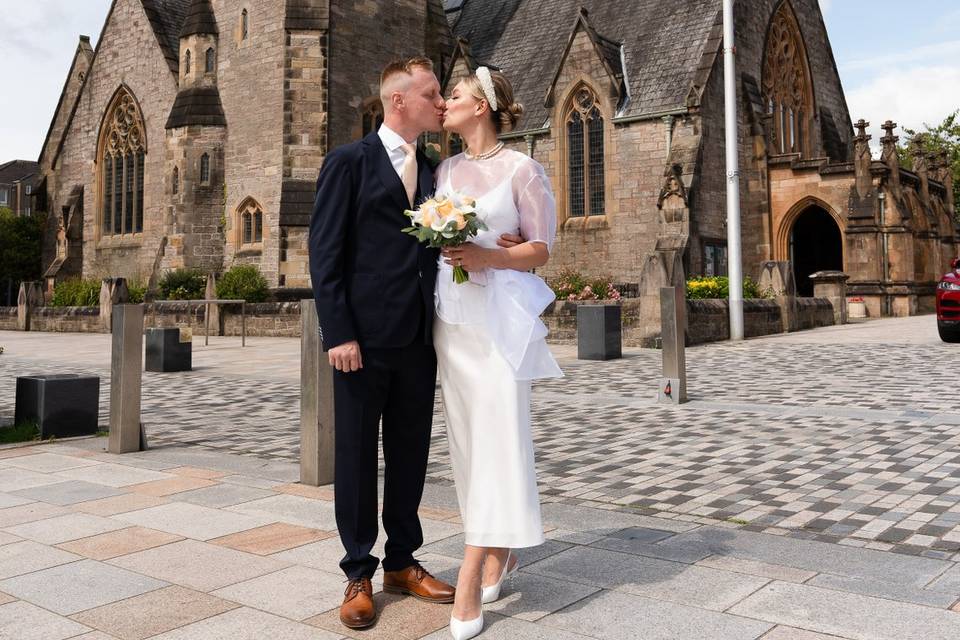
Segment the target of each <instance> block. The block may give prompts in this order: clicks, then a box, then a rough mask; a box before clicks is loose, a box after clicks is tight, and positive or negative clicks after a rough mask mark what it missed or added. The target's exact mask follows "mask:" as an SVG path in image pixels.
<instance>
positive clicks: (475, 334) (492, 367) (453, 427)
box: [433, 318, 544, 549]
mask: <svg viewBox="0 0 960 640" xmlns="http://www.w3.org/2000/svg"><path fill="white" fill-rule="evenodd" d="M433 340H434V347H435V348H436V351H437V368H438V371H439V377H440V391H441V395H442V397H443V406H444V413H445V415H446V420H447V441H448V443H449V446H450V460H451V464H452V467H453V476H454V481H455V482H456V489H457V499H458V501H459V503H460V515H461V517H462V519H463V527H464V531H465V533H466V544H468V545H471V546H476V547H505V548H511V549H518V548H522V547H534V546H537V545H539V544H542V543H543V540H544V536H543V525H542V524H541V521H540V494H539V493H538V491H537V472H536V467H535V466H534V457H533V437H532V435H531V431H530V381H529V380H517V379H515V377H514V370H513V368H512V367H511V366H510V364H509V363H508V362H507V360H505V359H504V358H503V356H502V355H500V353H499V351H498V350H497V349H496V348H495V347H494V344H493V342H492V341H491V340H490V337H489V335H488V333H487V329H486V328H485V327H484V326H482V325H476V324H450V323H447V322H444V321H443V320H440V319H439V318H437V319H436V321H435V322H434V329H433Z"/></svg>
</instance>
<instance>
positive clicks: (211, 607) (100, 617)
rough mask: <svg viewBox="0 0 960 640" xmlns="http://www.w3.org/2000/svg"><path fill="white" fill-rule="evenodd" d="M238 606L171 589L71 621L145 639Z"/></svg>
mask: <svg viewBox="0 0 960 640" xmlns="http://www.w3.org/2000/svg"><path fill="white" fill-rule="evenodd" d="M238 606H240V605H238V604H236V603H233V602H227V601H226V600H222V599H220V598H217V597H214V596H211V595H208V594H206V593H201V592H199V591H194V590H192V589H186V588H184V587H178V586H171V587H165V588H163V589H157V590H156V591H151V592H149V593H145V594H143V595H140V596H135V597H133V598H128V599H126V600H122V601H120V602H114V603H113V604H108V605H104V606H102V607H97V608H95V609H90V610H88V611H83V612H81V613H78V614H75V615H73V616H72V619H73V620H76V621H77V622H80V623H82V624H85V625H86V626H88V627H92V628H94V629H99V630H101V631H105V632H107V633H109V634H110V635H111V636H112V637H116V638H120V639H121V640H144V639H145V638H149V637H151V636H154V635H156V634H158V633H163V632H165V631H170V630H172V629H178V628H180V627H183V626H185V625H188V624H192V623H194V622H197V621H199V620H204V619H206V618H209V617H211V616H215V615H219V614H221V613H224V612H226V611H230V610H232V609H236V608H237V607H238Z"/></svg>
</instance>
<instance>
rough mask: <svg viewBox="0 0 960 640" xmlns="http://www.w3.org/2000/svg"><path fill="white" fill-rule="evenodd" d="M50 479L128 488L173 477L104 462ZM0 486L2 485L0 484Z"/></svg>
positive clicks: (56, 474)
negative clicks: (82, 481)
mask: <svg viewBox="0 0 960 640" xmlns="http://www.w3.org/2000/svg"><path fill="white" fill-rule="evenodd" d="M0 473H2V472H0ZM50 477H51V478H53V479H54V481H56V482H62V481H63V480H64V479H68V480H84V481H86V482H95V483H97V484H103V485H106V486H108V487H128V486H130V485H133V484H141V483H144V482H153V481H154V480H167V479H169V478H173V477H175V476H172V475H171V474H169V473H164V472H162V471H153V470H152V469H138V468H137V467H134V466H131V465H128V464H111V463H109V462H106V463H103V464H98V465H95V466H92V467H83V468H80V469H67V470H66V471H58V472H57V473H55V474H54V475H52V476H50ZM0 486H3V485H2V484H0Z"/></svg>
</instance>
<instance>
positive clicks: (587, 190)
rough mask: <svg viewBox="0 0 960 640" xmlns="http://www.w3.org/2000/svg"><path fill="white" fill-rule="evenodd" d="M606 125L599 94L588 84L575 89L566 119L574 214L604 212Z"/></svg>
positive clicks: (568, 173) (599, 213)
mask: <svg viewBox="0 0 960 640" xmlns="http://www.w3.org/2000/svg"><path fill="white" fill-rule="evenodd" d="M603 128H604V121H603V114H602V113H601V111H600V102H599V100H597V96H596V94H595V93H594V92H593V91H592V90H590V89H588V88H587V87H582V88H580V89H578V90H577V91H575V92H574V94H573V100H572V101H571V103H570V106H569V109H568V113H567V118H566V136H567V194H568V202H569V207H568V212H569V215H570V216H576V217H580V216H586V215H591V216H597V215H603V214H604V207H605V204H606V202H605V200H606V199H605V189H606V178H605V173H604V148H603Z"/></svg>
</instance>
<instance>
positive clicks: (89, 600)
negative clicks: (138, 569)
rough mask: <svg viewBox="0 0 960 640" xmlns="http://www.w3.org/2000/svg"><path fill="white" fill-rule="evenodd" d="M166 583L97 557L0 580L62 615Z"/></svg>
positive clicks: (0, 586) (3, 587)
mask: <svg viewBox="0 0 960 640" xmlns="http://www.w3.org/2000/svg"><path fill="white" fill-rule="evenodd" d="M165 586H167V583H165V582H162V581H160V580H155V579H153V578H149V577H147V576H144V575H140V574H139V573H134V572H132V571H126V570H124V569H120V568H118V567H112V566H110V565H108V564H104V563H102V562H97V561H95V560H82V561H80V562H72V563H70V564H65V565H60V566H58V567H52V568H50V569H44V570H42V571H35V572H33V573H28V574H26V575H22V576H17V577H15V578H7V579H6V580H2V581H0V590H2V591H4V592H5V593H9V594H10V595H12V596H16V597H17V598H20V599H21V600H26V601H28V602H31V603H33V604H36V605H38V606H41V607H43V608H45V609H49V610H50V611H53V612H55V613H59V614H61V615H70V614H73V613H78V612H80V611H83V610H85V609H91V608H93V607H99V606H101V605H104V604H108V603H110V602H116V601H117V600H123V599H125V598H129V597H131V596H136V595H140V594H141V593H146V592H148V591H153V590H155V589H159V588H161V587H165Z"/></svg>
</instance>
